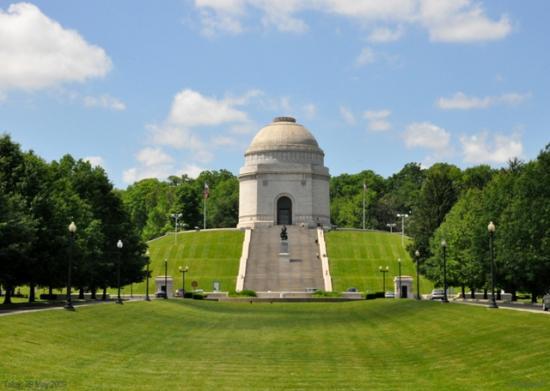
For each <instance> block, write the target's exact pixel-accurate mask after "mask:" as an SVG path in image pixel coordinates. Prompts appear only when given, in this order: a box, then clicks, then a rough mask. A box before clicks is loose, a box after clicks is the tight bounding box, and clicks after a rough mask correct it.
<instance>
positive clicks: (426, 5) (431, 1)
mask: <svg viewBox="0 0 550 391" xmlns="http://www.w3.org/2000/svg"><path fill="white" fill-rule="evenodd" d="M419 16H420V18H421V20H422V22H421V23H422V24H423V25H424V26H425V27H426V28H427V29H428V31H429V33H430V39H431V40H432V41H437V42H477V41H492V40H498V39H502V38H504V37H506V36H507V35H508V34H510V32H511V30H512V26H511V24H510V21H509V19H508V17H507V16H506V15H502V16H501V17H500V19H499V20H497V21H493V20H491V19H489V18H487V16H486V15H485V12H484V10H483V8H482V7H481V5H480V4H479V3H477V2H476V3H473V2H472V1H471V0H449V1H441V0H423V1H421V6H420V15H419Z"/></svg>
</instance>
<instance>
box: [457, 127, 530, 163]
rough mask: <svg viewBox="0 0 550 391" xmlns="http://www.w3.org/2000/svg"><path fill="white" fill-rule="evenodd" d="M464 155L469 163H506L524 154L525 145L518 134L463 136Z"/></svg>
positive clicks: (461, 141)
mask: <svg viewBox="0 0 550 391" xmlns="http://www.w3.org/2000/svg"><path fill="white" fill-rule="evenodd" d="M460 143H461V144H462V153H463V156H464V161H465V162H467V163H474V164H481V163H497V164H500V163H505V162H507V161H508V160H510V159H513V158H515V157H518V158H519V157H521V156H522V154H523V144H522V142H521V138H520V136H519V135H518V134H512V135H510V136H507V135H503V134H499V133H496V134H493V135H490V134H489V133H488V132H482V133H480V134H475V135H472V136H462V137H461V138H460Z"/></svg>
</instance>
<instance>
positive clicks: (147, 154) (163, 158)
mask: <svg viewBox="0 0 550 391" xmlns="http://www.w3.org/2000/svg"><path fill="white" fill-rule="evenodd" d="M136 159H137V160H138V161H139V162H140V163H142V164H143V165H145V166H147V167H153V166H160V165H163V164H169V163H172V162H173V161H174V158H172V156H170V155H168V154H167V153H165V152H164V151H163V150H162V149H161V148H151V147H147V148H144V149H142V150H141V151H139V152H138V153H137V155H136Z"/></svg>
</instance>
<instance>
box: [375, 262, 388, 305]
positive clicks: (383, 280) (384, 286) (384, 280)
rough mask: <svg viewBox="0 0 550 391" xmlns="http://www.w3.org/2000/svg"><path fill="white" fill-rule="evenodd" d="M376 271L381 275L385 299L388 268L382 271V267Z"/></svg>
mask: <svg viewBox="0 0 550 391" xmlns="http://www.w3.org/2000/svg"><path fill="white" fill-rule="evenodd" d="M378 270H380V273H382V290H383V291H384V297H386V273H387V272H388V270H389V267H387V266H386V268H385V269H384V268H383V267H382V266H379V267H378Z"/></svg>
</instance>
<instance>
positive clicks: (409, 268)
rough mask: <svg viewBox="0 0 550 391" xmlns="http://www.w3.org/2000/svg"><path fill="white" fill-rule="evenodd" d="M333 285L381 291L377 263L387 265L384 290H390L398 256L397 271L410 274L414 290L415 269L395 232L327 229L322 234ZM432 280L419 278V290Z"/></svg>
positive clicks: (427, 287)
mask: <svg viewBox="0 0 550 391" xmlns="http://www.w3.org/2000/svg"><path fill="white" fill-rule="evenodd" d="M325 238H326V242H327V252H328V254H327V255H328V257H329V264H330V274H331V276H332V282H333V289H334V290H338V291H343V290H346V289H347V288H350V287H355V288H358V289H359V290H361V291H364V290H367V291H369V292H377V291H380V292H381V291H382V288H383V287H382V285H383V281H382V273H380V271H379V270H378V267H379V266H382V267H386V266H389V272H388V273H387V274H386V291H389V290H391V291H393V278H394V277H395V276H397V275H398V274H399V273H398V263H397V259H398V258H401V260H402V263H401V274H402V275H407V276H412V277H413V278H414V280H413V292H416V271H415V270H416V269H415V267H416V266H415V264H414V263H413V262H412V260H411V258H410V256H409V254H408V253H407V252H406V251H405V249H404V248H403V246H402V244H401V236H400V235H399V234H391V233H387V232H376V231H366V232H362V231H331V232H328V233H327V234H326V235H325ZM432 289H433V284H432V283H431V282H430V281H428V280H426V279H424V278H422V277H421V278H420V291H421V292H423V293H428V292H431V290H432Z"/></svg>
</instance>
